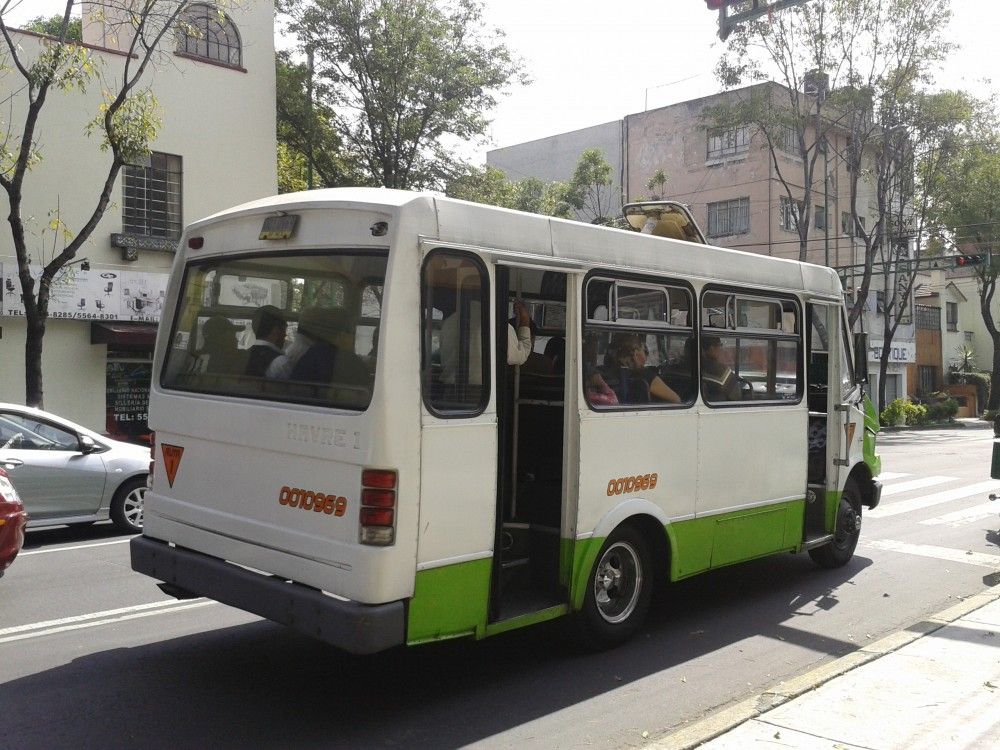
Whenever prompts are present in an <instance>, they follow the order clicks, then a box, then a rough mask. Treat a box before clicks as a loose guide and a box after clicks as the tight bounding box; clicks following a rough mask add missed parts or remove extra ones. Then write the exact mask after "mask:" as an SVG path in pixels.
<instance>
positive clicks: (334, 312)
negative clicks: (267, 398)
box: [291, 307, 370, 386]
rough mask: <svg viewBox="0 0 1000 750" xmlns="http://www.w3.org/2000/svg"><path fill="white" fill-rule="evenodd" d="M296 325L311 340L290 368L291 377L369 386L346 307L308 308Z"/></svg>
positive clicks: (366, 369) (351, 319)
mask: <svg viewBox="0 0 1000 750" xmlns="http://www.w3.org/2000/svg"><path fill="white" fill-rule="evenodd" d="M299 328H300V329H302V330H303V332H304V333H305V335H306V336H308V337H309V338H311V339H312V340H313V342H314V343H313V345H312V346H310V347H309V349H308V350H307V351H306V353H305V354H303V355H302V358H301V359H299V361H298V362H297V363H296V364H295V367H294V368H293V369H292V375H291V377H292V380H301V381H305V382H310V383H337V384H338V385H350V386H367V385H369V380H370V378H369V374H368V368H367V367H365V363H364V360H362V359H361V357H359V356H358V355H357V354H356V353H355V351H354V320H353V318H352V316H351V314H350V313H349V312H348V311H347V310H345V309H344V308H339V307H314V308H310V309H308V310H305V311H304V312H303V313H302V320H301V321H300V322H299Z"/></svg>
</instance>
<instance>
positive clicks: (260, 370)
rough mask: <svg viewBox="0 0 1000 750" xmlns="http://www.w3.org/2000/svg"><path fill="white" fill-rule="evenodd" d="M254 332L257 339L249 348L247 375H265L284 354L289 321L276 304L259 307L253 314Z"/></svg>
mask: <svg viewBox="0 0 1000 750" xmlns="http://www.w3.org/2000/svg"><path fill="white" fill-rule="evenodd" d="M253 332H254V336H256V340H255V341H254V342H253V345H252V346H251V347H250V350H249V357H248V359H247V370H246V372H247V375H256V376H258V377H260V376H263V375H264V373H266V372H267V368H268V366H269V365H270V364H271V362H273V361H274V360H275V359H276V358H277V357H279V356H281V355H282V354H284V347H285V338H286V336H287V333H288V323H286V322H285V316H284V315H283V314H282V312H281V310H279V309H278V308H277V307H275V306H274V305H264V306H263V307H259V308H257V311H256V312H254V314H253Z"/></svg>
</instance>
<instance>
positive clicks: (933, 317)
mask: <svg viewBox="0 0 1000 750" xmlns="http://www.w3.org/2000/svg"><path fill="white" fill-rule="evenodd" d="M917 328H919V329H920V330H922V331H940V330H941V309H940V308H938V307H931V306H930V305H917Z"/></svg>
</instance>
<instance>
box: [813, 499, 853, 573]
mask: <svg viewBox="0 0 1000 750" xmlns="http://www.w3.org/2000/svg"><path fill="white" fill-rule="evenodd" d="M860 537H861V496H860V494H859V493H858V488H857V485H855V483H854V480H848V482H847V484H846V485H845V486H844V492H843V494H842V495H841V496H840V505H839V506H838V507H837V524H836V527H835V528H834V530H833V540H832V541H830V543H829V544H824V545H823V546H822V547H816V548H815V549H811V550H809V556H810V557H811V558H812V559H813V562H815V563H816V564H817V565H819V566H820V567H822V568H841V567H843V566H844V565H847V563H848V562H849V561H850V559H851V558H852V557H853V556H854V549H855V548H856V547H857V546H858V539H859V538H860Z"/></svg>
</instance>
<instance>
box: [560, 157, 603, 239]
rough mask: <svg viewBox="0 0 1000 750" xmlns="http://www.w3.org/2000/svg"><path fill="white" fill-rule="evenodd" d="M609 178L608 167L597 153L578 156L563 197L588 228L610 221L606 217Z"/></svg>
mask: <svg viewBox="0 0 1000 750" xmlns="http://www.w3.org/2000/svg"><path fill="white" fill-rule="evenodd" d="M611 175H612V167H611V164H610V162H608V160H607V158H606V157H605V156H604V152H603V151H601V149H599V148H588V149H587V150H585V151H584V152H583V153H582V154H580V160H579V161H578V162H577V164H576V169H575V170H573V176H572V177H571V178H570V180H569V183H568V186H567V189H566V193H565V196H564V199H565V201H566V202H567V203H568V204H569V206H570V207H571V208H572V209H573V210H574V211H575V213H576V218H577V219H579V220H580V221H589V222H590V223H591V224H609V223H611V222H612V221H613V217H612V216H611V215H610V213H611V206H612V193H613V190H614V181H613V180H612V176H611Z"/></svg>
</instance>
